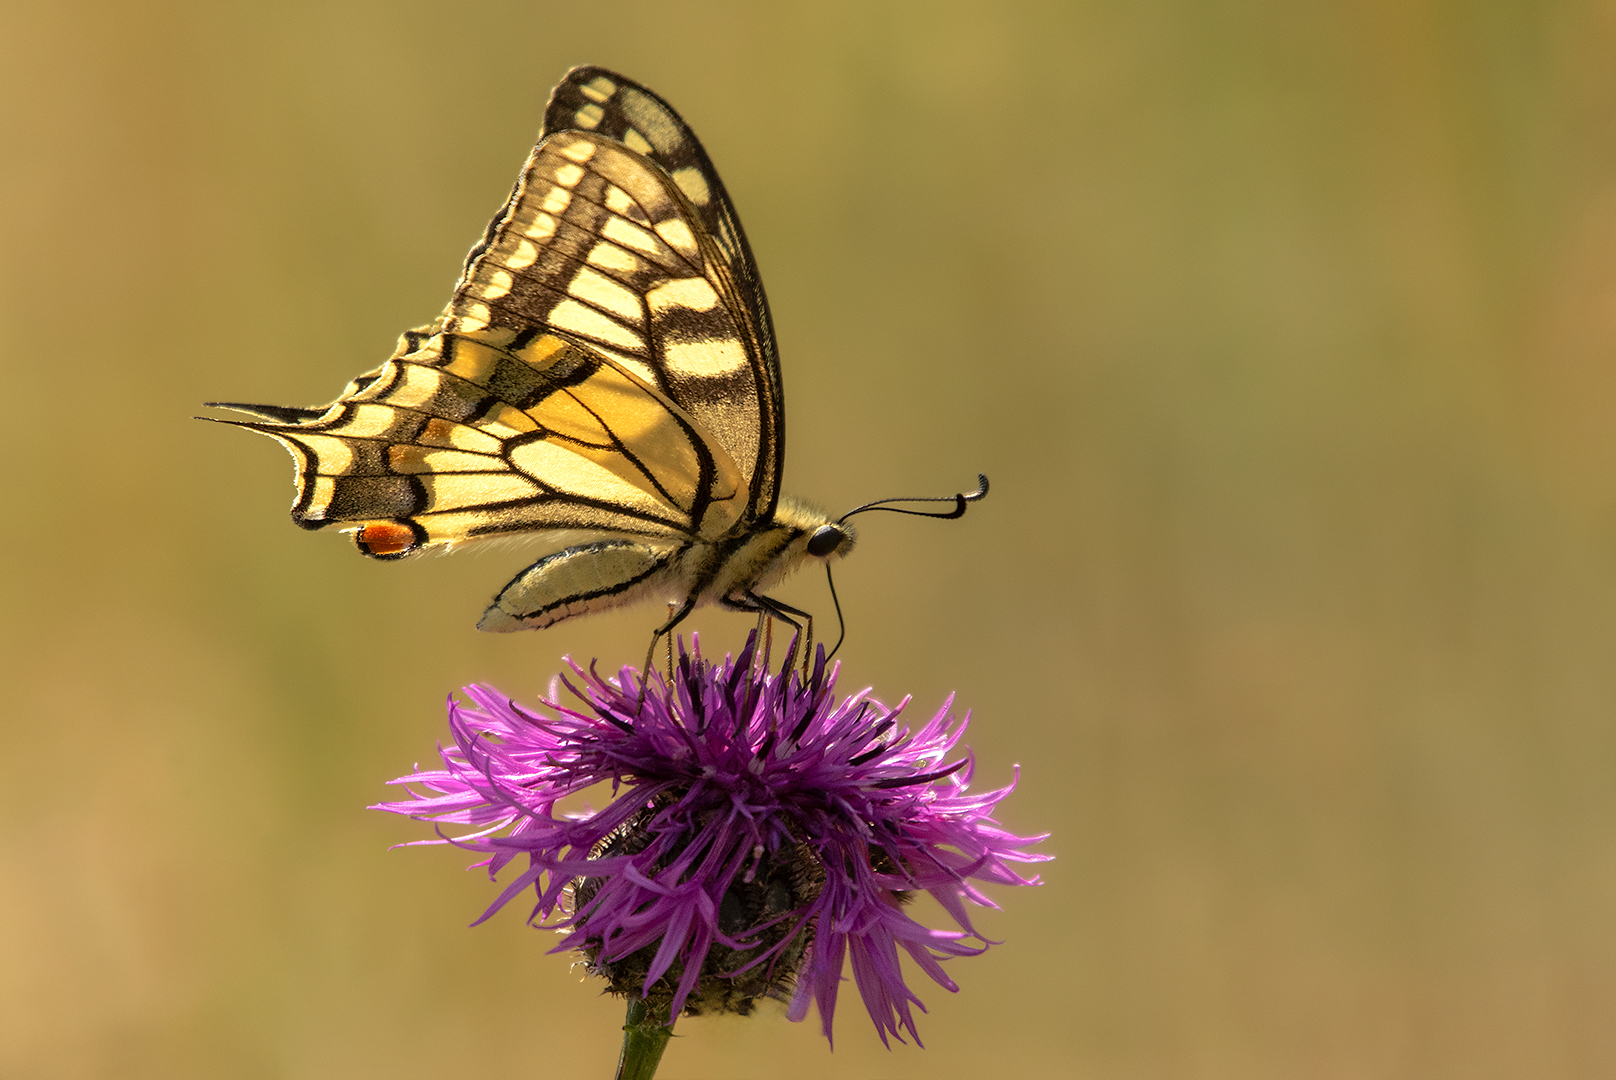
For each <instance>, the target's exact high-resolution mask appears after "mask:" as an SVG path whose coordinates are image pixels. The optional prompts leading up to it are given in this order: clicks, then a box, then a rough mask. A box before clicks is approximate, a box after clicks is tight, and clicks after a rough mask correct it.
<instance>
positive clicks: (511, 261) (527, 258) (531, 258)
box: [505, 239, 539, 270]
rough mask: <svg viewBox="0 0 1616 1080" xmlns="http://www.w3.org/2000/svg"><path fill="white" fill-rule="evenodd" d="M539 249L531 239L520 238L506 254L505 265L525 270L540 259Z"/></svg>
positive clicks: (513, 268)
mask: <svg viewBox="0 0 1616 1080" xmlns="http://www.w3.org/2000/svg"><path fill="white" fill-rule="evenodd" d="M538 257H539V249H538V246H537V245H536V244H534V243H533V242H532V241H531V240H521V239H518V240H517V241H516V243H515V244H513V245H512V246H511V250H510V251H509V252H508V253H507V254H506V256H505V265H506V266H508V267H510V268H511V269H512V270H525V269H527V268H528V267H529V266H532V265H533V264H534V262H536V261H537V260H538Z"/></svg>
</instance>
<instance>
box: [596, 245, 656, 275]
mask: <svg viewBox="0 0 1616 1080" xmlns="http://www.w3.org/2000/svg"><path fill="white" fill-rule="evenodd" d="M587 261H588V262H589V264H590V265H591V266H598V267H600V268H601V269H602V270H615V271H617V272H618V273H621V274H637V273H639V272H640V268H641V266H643V265H644V264H642V263H641V262H640V260H639V259H637V258H635V257H634V256H633V255H630V254H629V253H628V252H626V251H624V250H623V249H622V248H620V247H618V246H617V245H616V244H610V243H607V242H606V241H604V240H602V241H600V242H598V243H596V244H595V246H594V247H592V248H590V249H589V255H588V256H587Z"/></svg>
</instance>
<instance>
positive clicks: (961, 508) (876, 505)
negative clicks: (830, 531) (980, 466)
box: [836, 473, 988, 525]
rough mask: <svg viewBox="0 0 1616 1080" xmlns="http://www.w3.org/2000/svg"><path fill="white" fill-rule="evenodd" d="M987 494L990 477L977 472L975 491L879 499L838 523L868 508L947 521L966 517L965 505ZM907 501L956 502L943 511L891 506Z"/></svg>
mask: <svg viewBox="0 0 1616 1080" xmlns="http://www.w3.org/2000/svg"><path fill="white" fill-rule="evenodd" d="M987 494H988V478H987V476H986V474H984V473H977V474H976V490H975V491H972V492H969V493H966V492H963V491H962V492H960V493H959V494H958V495H936V496H931V497H927V496H918V495H917V496H915V497H914V498H907V499H877V500H875V501H874V502H871V503H865V504H864V505H863V506H860V507H858V508H856V509H853V510H849V511H848V512H847V513H845V514H843V515H842V516H841V517H839V518H837V519H836V523H837V524H838V525H840V524H841V523H842V522H844V521H846V520H847V519H848V518H850V517H852V516H853V515H854V514H862V513H864V511H866V510H887V511H890V512H892V513H894V514H913V515H914V516H915V517H929V518H942V519H944V520H945V521H947V520H952V519H953V518H957V517H964V516H965V507H966V505H967V504H968V503H974V502H977V501H979V500H981V499H985V498H987ZM906 502H907V503H915V502H951V503H953V504H954V509H952V510H948V511H942V510H905V509H904V508H902V507H900V506H891V505H889V504H890V503H906Z"/></svg>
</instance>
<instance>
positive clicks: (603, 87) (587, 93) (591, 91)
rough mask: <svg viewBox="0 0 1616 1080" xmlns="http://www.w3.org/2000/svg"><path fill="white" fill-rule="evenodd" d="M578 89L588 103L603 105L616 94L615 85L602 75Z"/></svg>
mask: <svg viewBox="0 0 1616 1080" xmlns="http://www.w3.org/2000/svg"><path fill="white" fill-rule="evenodd" d="M578 89H579V90H581V91H582V92H583V95H584V97H586V98H588V99H589V100H590V101H593V102H596V103H598V104H604V103H605V102H606V99H607V98H609V97H611V96H612V95H613V94H615V93H617V84H616V83H614V82H612V80H610V79H608V78H607V77H606V76H604V75H597V76H595V78H593V79H591V80H590V81H589V82H587V83H585V84H584V85H583V86H580V87H579V88H578Z"/></svg>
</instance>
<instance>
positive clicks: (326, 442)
mask: <svg viewBox="0 0 1616 1080" xmlns="http://www.w3.org/2000/svg"><path fill="white" fill-rule="evenodd" d="M297 441H298V442H300V443H302V444H303V447H304V449H306V450H307V451H308V452H309V453H310V454H312V455H314V471H315V472H317V473H327V474H330V475H336V474H338V473H344V472H347V471H348V470H349V469H351V468H353V460H354V457H353V450H351V449H350V448H349V446H348V444H347V443H345V442H343V441H342V440H341V439H338V438H334V437H333V436H330V435H299V436H298V437H297Z"/></svg>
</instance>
